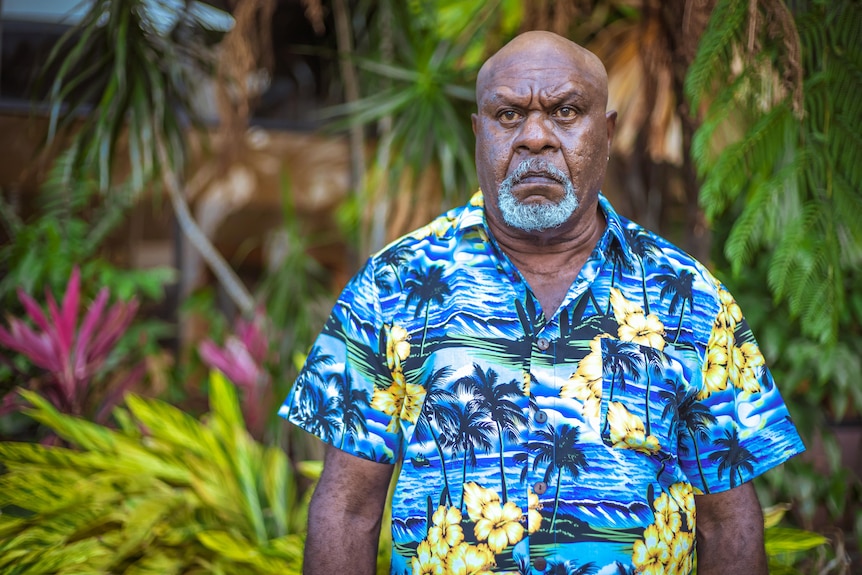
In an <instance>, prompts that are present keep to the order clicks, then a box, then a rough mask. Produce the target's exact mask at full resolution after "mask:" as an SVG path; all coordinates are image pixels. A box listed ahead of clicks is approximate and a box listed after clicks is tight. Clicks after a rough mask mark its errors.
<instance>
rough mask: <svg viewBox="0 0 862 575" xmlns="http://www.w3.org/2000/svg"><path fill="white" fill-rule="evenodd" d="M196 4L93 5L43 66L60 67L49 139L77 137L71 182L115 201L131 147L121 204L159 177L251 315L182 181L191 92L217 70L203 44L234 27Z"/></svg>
mask: <svg viewBox="0 0 862 575" xmlns="http://www.w3.org/2000/svg"><path fill="white" fill-rule="evenodd" d="M198 4H200V3H198V2H191V3H187V4H183V5H182V8H180V7H174V8H172V9H171V10H164V9H160V8H159V6H158V5H157V3H156V2H152V1H149V0H97V1H95V2H92V3H91V5H90V7H89V10H88V11H87V13H86V14H85V15H84V17H83V18H82V19H81V20H80V22H79V23H78V24H76V25H75V26H73V27H72V28H71V29H70V30H69V31H68V32H67V33H66V34H65V35H64V36H63V37H62V38H61V39H60V40H59V41H58V42H57V44H56V45H55V46H54V49H53V50H52V52H51V55H50V57H49V60H48V62H47V63H46V70H54V69H56V74H55V75H54V78H53V81H52V83H51V86H50V90H49V102H50V107H51V108H50V109H51V113H50V118H49V132H48V143H49V144H52V145H53V144H54V143H55V141H56V140H57V138H58V136H60V135H62V134H65V133H67V132H68V133H70V134H71V136H72V137H71V144H70V146H69V148H68V154H69V163H68V167H67V169H66V170H64V173H63V178H62V181H63V183H64V184H65V185H66V186H69V185H70V184H71V182H73V181H75V180H76V179H78V178H82V177H83V178H86V177H93V178H94V179H95V180H96V182H97V183H98V188H99V190H100V191H101V193H103V194H109V193H110V195H116V190H115V186H116V184H117V181H116V180H118V174H117V170H116V165H117V162H116V157H117V154H118V151H119V150H121V149H122V144H123V142H125V147H126V149H127V150H128V152H127V153H128V160H129V166H130V170H131V174H130V178H129V182H128V186H127V187H128V191H127V193H125V194H124V195H123V201H124V204H125V205H127V206H128V205H131V204H132V203H133V202H134V201H135V200H137V199H138V198H139V197H140V194H141V192H142V191H143V190H144V189H145V188H146V187H147V186H148V185H150V184H157V183H158V182H159V180H161V182H162V183H163V184H164V186H165V189H166V190H167V192H168V196H169V198H170V200H171V204H172V206H173V208H174V213H175V215H176V217H177V220H178V222H179V225H180V227H181V229H182V230H183V232H184V233H185V234H186V236H187V237H188V239H189V241H190V242H191V243H192V244H193V245H194V246H195V247H196V248H197V249H198V250H199V251H200V253H201V255H202V256H203V258H204V259H205V260H206V262H207V263H208V264H209V265H210V267H211V268H212V269H213V272H214V273H215V274H216V276H217V277H218V278H219V280H220V282H221V283H222V285H223V286H224V288H225V290H226V292H227V293H228V294H229V296H230V297H231V298H232V299H233V301H234V302H235V304H236V305H237V307H238V308H239V309H240V310H242V311H243V312H245V313H249V314H250V313H252V312H253V310H254V302H253V299H252V297H251V295H250V294H249V293H248V291H247V289H246V288H245V286H244V285H243V284H242V282H241V281H240V280H239V279H238V278H237V277H236V274H235V273H234V272H233V270H232V269H231V268H230V266H228V264H227V262H225V261H224V258H223V257H222V256H221V255H220V254H219V252H218V251H216V249H215V248H214V247H213V246H212V244H211V243H210V242H209V240H208V239H207V237H206V236H205V235H204V234H203V232H202V231H201V230H200V228H199V226H198V225H197V223H196V222H195V220H194V219H193V217H192V215H191V212H190V210H189V206H188V204H187V201H186V191H185V190H184V188H183V185H182V183H181V182H182V179H181V176H182V173H183V169H184V167H185V163H186V160H187V156H188V154H187V142H188V141H189V138H188V135H189V133H188V128H189V124H190V122H191V123H192V125H199V123H198V122H197V121H196V118H197V115H196V113H195V107H194V106H193V105H192V103H191V97H192V92H191V86H194V85H196V84H197V83H198V82H196V81H195V77H198V78H200V77H204V76H205V75H206V74H207V73H212V70H213V69H214V67H215V62H214V60H213V59H212V51H211V50H210V49H209V47H208V46H207V45H206V42H205V39H206V38H207V37H208V36H211V35H212V34H213V33H215V34H218V33H220V32H224V31H225V30H227V29H229V28H230V27H231V25H232V18H230V17H229V16H228V17H227V18H226V19H224V18H222V19H212V18H202V17H200V15H201V14H202V13H208V12H207V10H206V7H200V6H197V5H198ZM193 8H196V9H193ZM202 10H203V12H202ZM225 16H227V15H226V14H225ZM225 20H227V21H225ZM91 107H92V113H89V114H86V116H84V121H83V122H79V120H80V119H81V113H82V112H83V111H84V110H88V109H90V108H91Z"/></svg>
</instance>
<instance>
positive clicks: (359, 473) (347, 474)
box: [311, 445, 394, 522]
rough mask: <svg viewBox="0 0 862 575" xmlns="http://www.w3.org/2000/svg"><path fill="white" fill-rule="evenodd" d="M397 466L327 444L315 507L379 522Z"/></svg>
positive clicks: (316, 492) (315, 495)
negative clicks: (358, 455) (377, 461)
mask: <svg viewBox="0 0 862 575" xmlns="http://www.w3.org/2000/svg"><path fill="white" fill-rule="evenodd" d="M393 469H394V466H393V465H389V464H385V463H376V462H374V461H369V460H366V459H362V458H361V457H357V456H355V455H351V454H349V453H347V452H344V451H342V450H340V449H338V448H336V447H333V446H331V445H327V446H326V455H325V457H324V464H323V473H322V474H321V476H320V481H319V483H318V485H317V488H316V489H315V492H314V505H312V508H311V509H317V510H320V511H322V512H323V511H326V512H327V513H344V514H345V515H350V516H354V517H356V518H358V519H364V520H369V521H373V522H376V521H379V520H380V517H381V516H382V514H383V508H384V506H385V504H386V496H387V494H388V492H389V482H390V480H391V478H392V471H393Z"/></svg>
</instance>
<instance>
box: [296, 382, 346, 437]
mask: <svg viewBox="0 0 862 575" xmlns="http://www.w3.org/2000/svg"><path fill="white" fill-rule="evenodd" d="M301 393H302V399H301V401H300V402H299V405H300V406H301V409H300V412H299V416H298V417H297V419H298V421H299V422H300V423H301V424H302V425H303V426H304V427H305V428H306V429H308V430H310V431H311V432H312V433H314V434H315V435H317V436H318V437H320V438H321V439H323V440H324V441H326V442H331V441H332V440H333V439H334V438H335V432H336V430H338V429H340V427H341V409H340V408H339V406H338V400H337V399H336V398H335V397H329V396H328V395H327V393H326V390H325V389H323V388H321V387H319V386H317V385H315V384H313V383H311V384H308V385H306V386H305V387H303V388H302V392H301Z"/></svg>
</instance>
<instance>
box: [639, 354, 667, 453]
mask: <svg viewBox="0 0 862 575" xmlns="http://www.w3.org/2000/svg"><path fill="white" fill-rule="evenodd" d="M643 354H644V361H645V363H646V365H645V366H644V367H645V368H646V369H645V370H644V371H646V390H645V392H644V402H645V406H644V407H645V411H646V419H645V426H646V435H647V436H649V435H652V425H651V423H650V416H649V414H650V408H649V391H650V385H651V383H652V377H651V374H652V373H655V374H656V375H658V376H659V377H661V376H662V373H663V371H664V365H665V361H666V360H665V357H664V354H662V352H660V351H659V350H657V349H656V348H654V347H644V348H643Z"/></svg>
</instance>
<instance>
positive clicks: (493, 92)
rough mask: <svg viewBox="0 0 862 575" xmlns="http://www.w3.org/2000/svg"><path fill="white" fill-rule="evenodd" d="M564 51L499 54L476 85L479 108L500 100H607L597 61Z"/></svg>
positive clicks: (489, 62) (488, 65)
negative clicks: (565, 98) (572, 98)
mask: <svg viewBox="0 0 862 575" xmlns="http://www.w3.org/2000/svg"><path fill="white" fill-rule="evenodd" d="M578 56H579V55H577V54H572V53H570V52H565V51H560V50H550V51H548V50H543V51H539V52H536V53H524V52H515V53H511V54H498V55H497V56H495V57H494V58H492V60H489V61H488V62H487V66H486V67H485V69H483V70H482V71H481V73H480V75H479V78H478V81H477V83H476V99H477V101H478V103H479V105H480V106H481V105H483V104H486V103H491V102H493V101H496V100H500V99H510V98H518V99H521V98H527V97H529V98H542V99H557V98H563V97H571V96H578V97H580V98H583V99H590V100H601V99H602V98H604V100H605V101H606V100H607V93H606V89H603V83H602V81H601V77H600V74H598V73H597V71H596V70H594V69H593V68H594V65H593V62H591V61H584V59H583V58H579V57H578Z"/></svg>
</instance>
